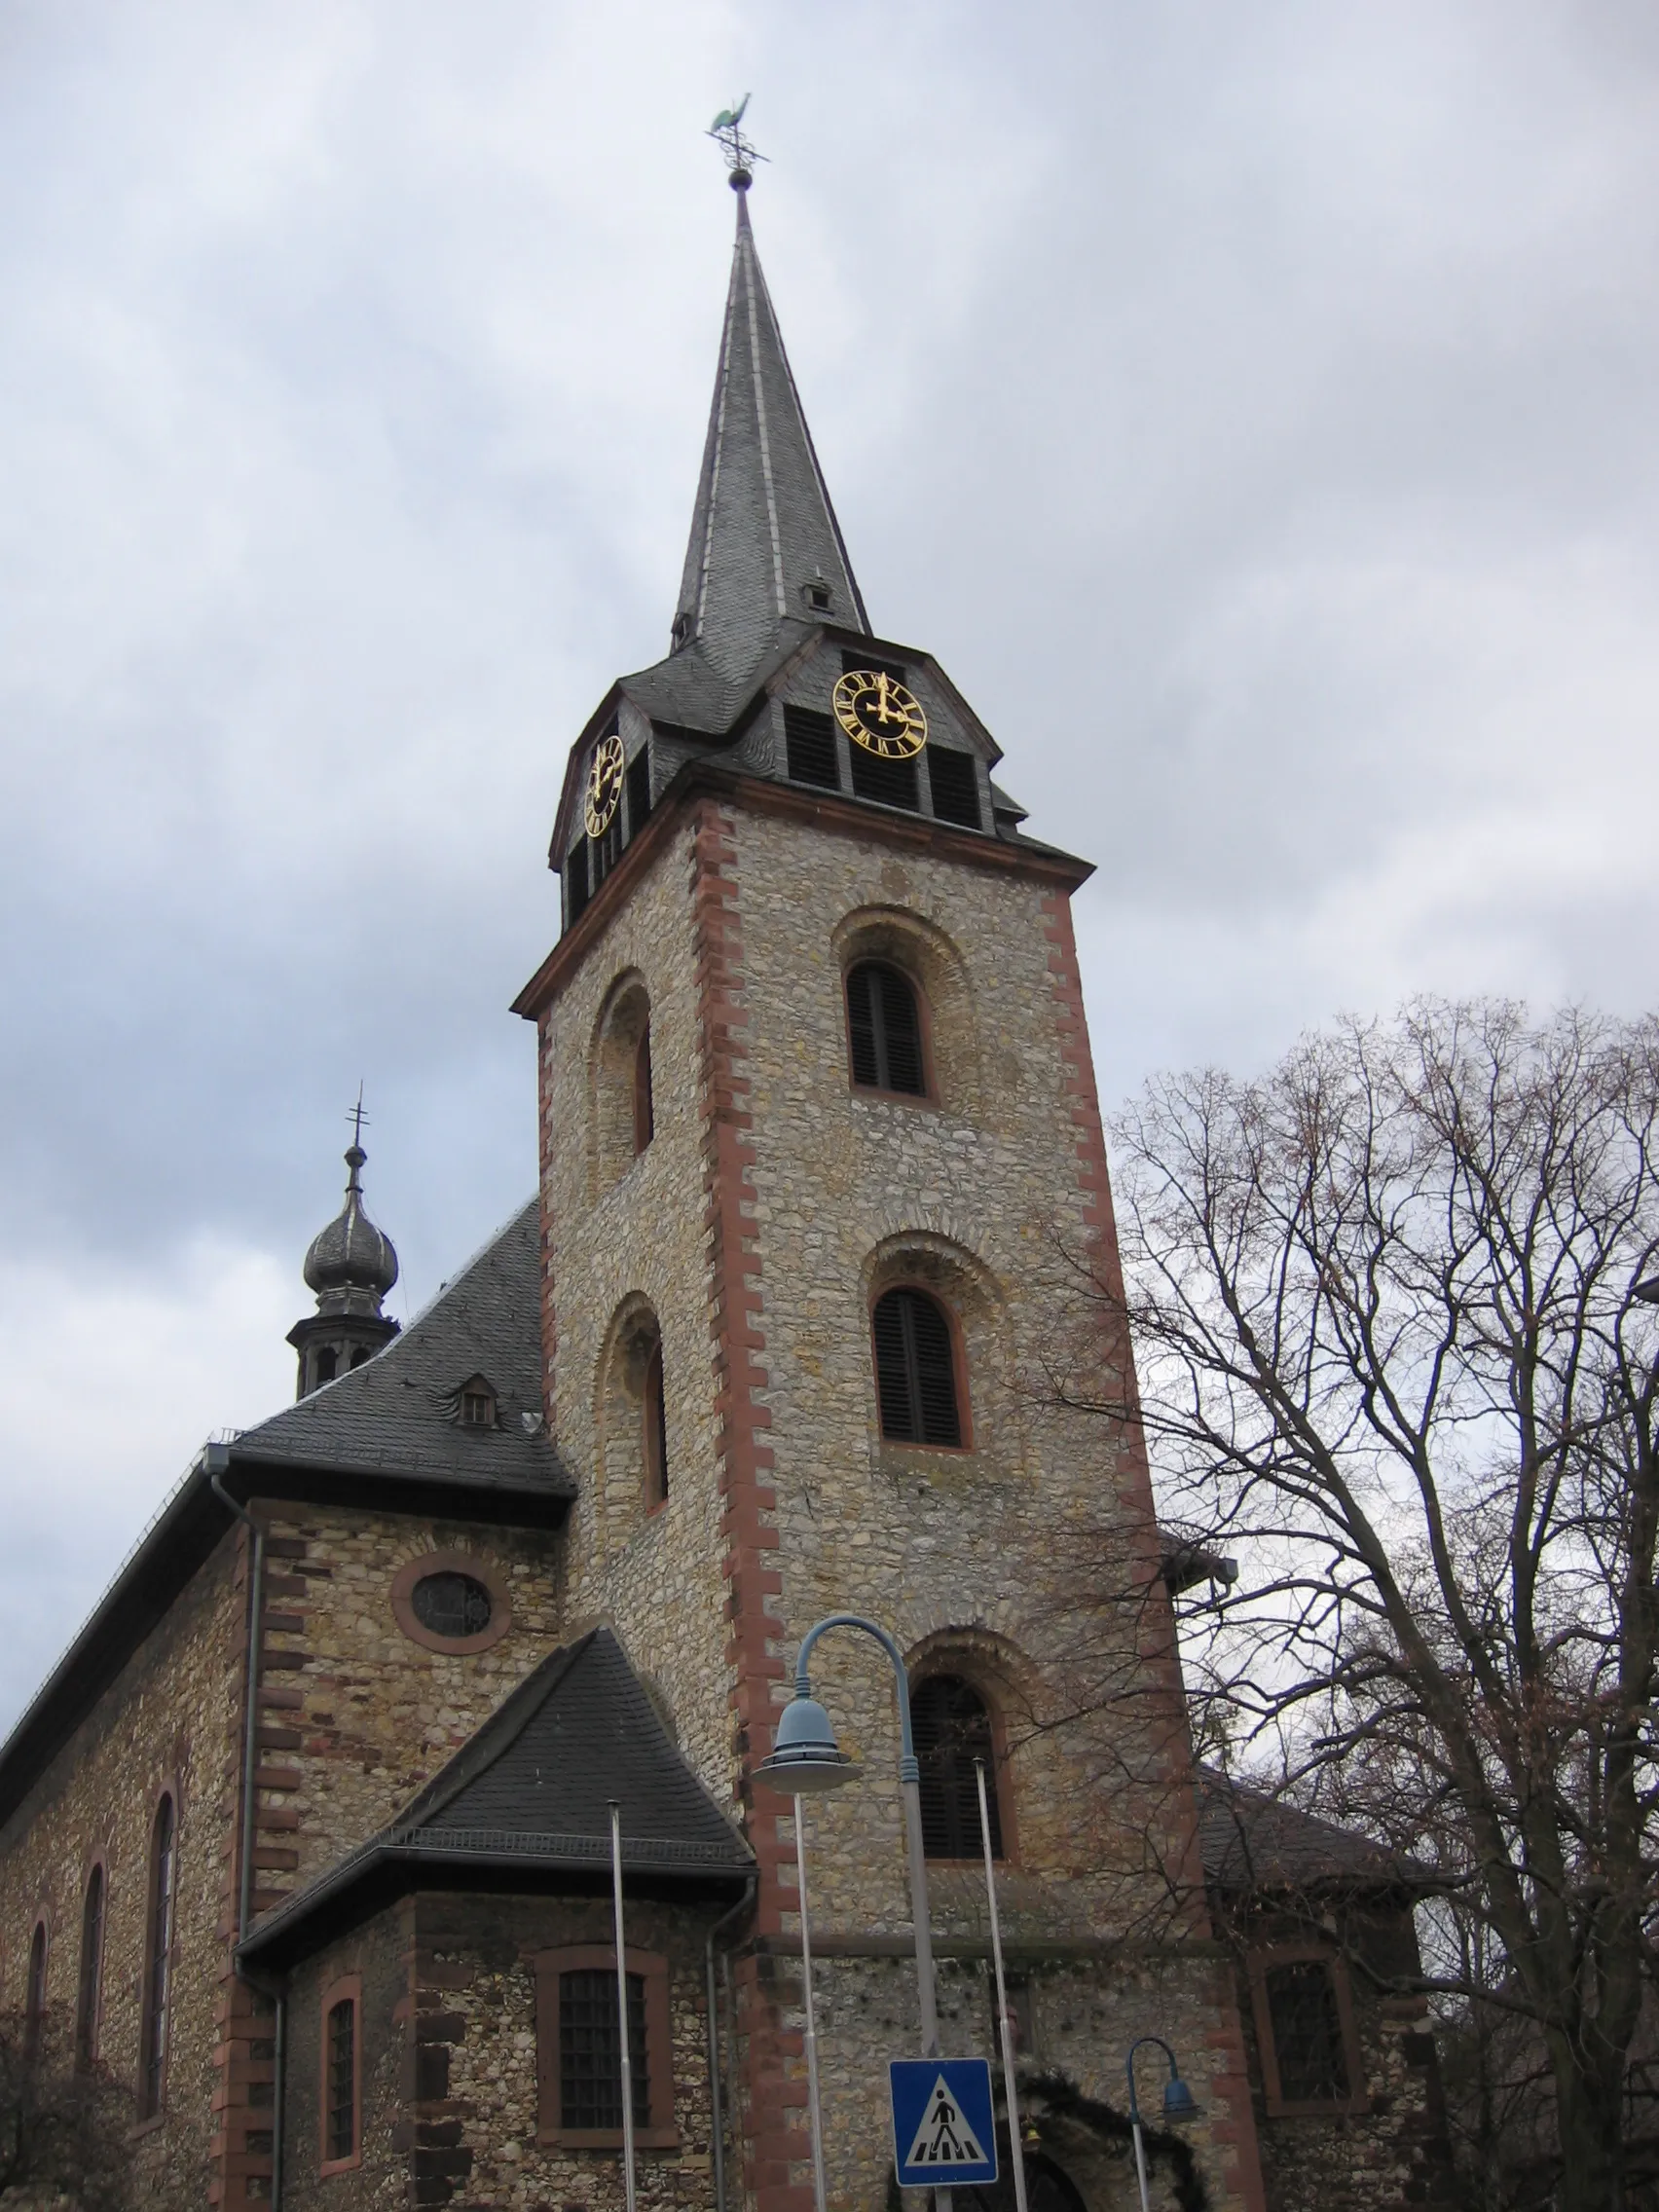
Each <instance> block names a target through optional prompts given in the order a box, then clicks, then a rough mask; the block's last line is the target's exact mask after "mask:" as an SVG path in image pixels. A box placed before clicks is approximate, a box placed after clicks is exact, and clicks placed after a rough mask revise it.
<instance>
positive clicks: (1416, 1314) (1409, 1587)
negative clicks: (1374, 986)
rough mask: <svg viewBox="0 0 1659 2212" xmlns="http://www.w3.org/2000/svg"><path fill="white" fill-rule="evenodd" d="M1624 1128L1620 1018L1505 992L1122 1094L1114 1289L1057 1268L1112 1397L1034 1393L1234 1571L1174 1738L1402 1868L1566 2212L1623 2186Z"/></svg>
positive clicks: (1189, 1651)
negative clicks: (1112, 1380) (1131, 1101)
mask: <svg viewBox="0 0 1659 2212" xmlns="http://www.w3.org/2000/svg"><path fill="white" fill-rule="evenodd" d="M1656 1120H1659V1022H1656V1021H1654V1020H1652V1019H1643V1020H1640V1021H1635V1022H1617V1021H1613V1020H1608V1019H1602V1018H1597V1017H1593V1016H1590V1015H1587V1014H1582V1013H1577V1012H1571V1011H1569V1012H1567V1013H1564V1014H1558V1015H1557V1016H1555V1017H1554V1018H1553V1019H1551V1020H1549V1021H1547V1022H1545V1023H1544V1024H1542V1025H1541V1026H1537V1025H1532V1024H1530V1022H1529V1020H1528V1018H1527V1015H1526V1014H1525V1011H1524V1010H1523V1009H1521V1008H1519V1007H1517V1006H1514V1005H1511V1004H1508V1003H1492V1002H1484V1003H1479V1004H1474V1005H1461V1006H1454V1005H1445V1004H1440V1003H1421V1004H1418V1005H1416V1006H1414V1007H1412V1008H1410V1009H1408V1010H1407V1012H1406V1013H1405V1014H1402V1015H1401V1016H1400V1017H1399V1018H1398V1019H1397V1020H1396V1021H1394V1022H1392V1023H1388V1024H1383V1023H1370V1024H1367V1023H1359V1022H1349V1023H1346V1024H1344V1025H1342V1026H1340V1027H1339V1028H1337V1029H1335V1030H1334V1031H1332V1032H1330V1033H1327V1034H1323V1035H1319V1036H1316V1037H1312V1038H1309V1039H1308V1040H1305V1041H1304V1042H1303V1043H1302V1044H1301V1045H1300V1046H1299V1047H1298V1048H1297V1050H1296V1051H1294V1052H1292V1053H1291V1054H1290V1056H1289V1057H1288V1058H1287V1059H1285V1060H1284V1061H1283V1062H1282V1064H1281V1065H1279V1066H1278V1067H1277V1068H1275V1069H1274V1070H1273V1071H1272V1073H1271V1074H1270V1075H1268V1076H1266V1077H1265V1078H1264V1079H1262V1080H1260V1081H1258V1082H1254V1083H1245V1082H1240V1081H1236V1080H1235V1079H1233V1078H1231V1077H1229V1076H1227V1075H1224V1074H1219V1073H1215V1072H1209V1071H1206V1072H1202V1073H1198V1074H1196V1075H1188V1076H1177V1077H1170V1078H1161V1079H1159V1080H1157V1081H1155V1082H1154V1083H1153V1084H1152V1085H1150V1086H1149V1087H1148V1088H1147V1090H1146V1091H1145V1092H1144V1094H1143V1095H1142V1097H1141V1098H1140V1100H1139V1101H1138V1103H1137V1104H1135V1105H1134V1106H1133V1107H1132V1108H1131V1109H1130V1110H1129V1111H1127V1112H1126V1113H1124V1115H1123V1116H1122V1117H1120V1119H1119V1120H1118V1122H1117V1123H1116V1124H1115V1129H1114V1137H1115V1145H1114V1156H1115V1168H1116V1175H1117V1181H1118V1189H1117V1203H1118V1213H1119V1234H1120V1239H1121V1253H1122V1267H1123V1279H1122V1281H1120V1280H1119V1279H1118V1278H1117V1275H1116V1272H1114V1271H1109V1270H1108V1269H1107V1268H1105V1267H1104V1266H1103V1265H1101V1264H1098V1256H1097V1255H1096V1256H1090V1255H1087V1254H1084V1255H1073V1259H1074V1263H1075V1264H1076V1265H1077V1266H1078V1267H1080V1268H1081V1269H1083V1271H1084V1272H1085V1273H1086V1275H1087V1278H1088V1284H1087V1287H1088V1299H1089V1302H1090V1305H1091V1308H1092V1309H1093V1312H1094V1314H1095V1317H1096V1320H1098V1319H1099V1318H1101V1317H1102V1309H1104V1318H1105V1320H1106V1321H1107V1323H1108V1335H1107V1341H1108V1342H1112V1341H1117V1342H1121V1341H1122V1330H1123V1327H1124V1324H1125V1322H1126V1324H1127V1326H1128V1328H1129V1329H1130V1331H1131V1332H1132V1335H1133V1340H1134V1345H1135V1350H1136V1359H1137V1363H1138V1367H1139V1383H1140V1394H1141V1395H1140V1403H1139V1404H1138V1405H1136V1404H1130V1403H1128V1402H1127V1401H1126V1397H1125V1394H1124V1393H1123V1392H1122V1391H1117V1392H1114V1391H1113V1390H1111V1389H1110V1388H1107V1389H1106V1390H1104V1391H1102V1390H1101V1388H1100V1385H1099V1383H1098V1380H1097V1378H1093V1377H1090V1376H1089V1375H1088V1372H1087V1370H1074V1371H1071V1372H1068V1373H1061V1372H1058V1370H1057V1368H1056V1372H1055V1373H1054V1374H1053V1375H1052V1376H1051V1388H1053V1389H1054V1390H1055V1391H1057V1393H1058V1395H1059V1397H1060V1398H1061V1399H1062V1401H1064V1402H1066V1403H1068V1404H1074V1405H1075V1404H1088V1405H1093V1406H1096V1407H1098V1408H1099V1409H1100V1410H1101V1411H1104V1412H1108V1413H1110V1414H1112V1415H1114V1416H1116V1417H1118V1418H1123V1417H1124V1416H1127V1417H1129V1418H1131V1419H1140V1420H1141V1421H1142V1422H1143V1424H1144V1428H1145V1431H1146V1435H1147V1439H1148V1444H1149V1448H1150V1451H1151V1456H1152V1459H1153V1464H1154V1469H1155V1475H1156V1478H1157V1486H1158V1490H1159V1495H1160V1503H1161V1510H1162V1511H1163V1512H1164V1513H1166V1514H1167V1515H1168V1517H1169V1518H1170V1520H1171V1521H1172V1522H1174V1523H1178V1524H1180V1525H1181V1526H1183V1527H1184V1528H1185V1529H1187V1530H1192V1531H1194V1532H1196V1533H1197V1534H1198V1535H1199V1536H1201V1538H1202V1539H1203V1540H1204V1542H1205V1543H1207V1544H1208V1545H1209V1546H1210V1547H1211V1548H1212V1549H1213V1550H1215V1551H1217V1552H1226V1553H1227V1554H1230V1555H1234V1556H1236V1558H1237V1559H1238V1560H1239V1562H1240V1563H1241V1567H1242V1573H1241V1575H1240V1578H1239V1580H1238V1581H1237V1582H1236V1583H1235V1585H1234V1586H1233V1588H1232V1589H1231V1590H1226V1589H1222V1590H1221V1592H1220V1595H1219V1596H1217V1597H1214V1598H1213V1599H1211V1600H1210V1601H1208V1602H1207V1603H1206V1604H1203V1605H1202V1606H1200V1607H1199V1608H1198V1609H1197V1611H1196V1612H1194V1613H1193V1614H1192V1615H1191V1617H1190V1618H1189V1620H1188V1622H1187V1625H1186V1628H1185V1630H1184V1633H1183V1659H1184V1664H1185V1667H1186V1671H1187V1680H1188V1686H1189V1690H1190V1691H1191V1693H1192V1695H1193V1697H1194V1698H1195V1700H1196V1703H1197V1708H1198V1735H1199V1737H1200V1740H1202V1741H1206V1742H1207V1743H1209V1744H1210V1745H1211V1746H1212V1747H1213V1746H1214V1745H1216V1744H1218V1743H1222V1744H1226V1745H1229V1746H1230V1747H1231V1750H1232V1753H1233V1755H1234V1756H1235V1758H1236V1759H1237V1760H1238V1761H1239V1762H1240V1763H1241V1765H1242V1766H1243V1767H1244V1768H1245V1769H1246V1770H1249V1769H1254V1770H1255V1771H1257V1772H1258V1773H1262V1774H1265V1775H1267V1776H1268V1777H1269V1779H1270V1780H1271V1779H1272V1778H1273V1777H1274V1776H1276V1777H1277V1778H1278V1779H1279V1780H1280V1781H1281V1782H1283V1781H1284V1780H1286V1779H1288V1780H1289V1782H1290V1783H1291V1784H1292V1786H1293V1787H1294V1788H1296V1789H1297V1790H1298V1792H1299V1794H1300V1796H1301V1798H1302V1800H1303V1802H1305V1803H1312V1804H1315V1805H1317V1804H1320V1803H1324V1804H1326V1805H1328V1806H1329V1807H1330V1808H1331V1809H1332V1810H1336V1811H1347V1812H1349V1813H1350V1814H1351V1812H1352V1810H1353V1808H1354V1806H1355V1805H1356V1804H1369V1805H1371V1806H1373V1807H1377V1806H1379V1805H1381V1804H1384V1803H1385V1806H1386V1811H1387V1816H1388V1817H1387V1823H1386V1828H1387V1832H1388V1833H1389V1836H1390V1840H1392V1841H1394V1842H1396V1843H1397V1844H1399V1845H1400V1846H1401V1847H1403V1848H1406V1849H1409V1850H1411V1851H1412V1852H1413V1853H1414V1854H1416V1855H1417V1856H1418V1857H1419V1859H1421V1860H1425V1861H1427V1862H1429V1863H1431V1864H1432V1865H1433V1866H1434V1867H1435V1868H1436V1869H1437V1870H1438V1873H1439V1875H1440V1877H1441V1879H1442V1882H1443V1884H1444V1886H1445V1890H1446V1894H1447V1895H1448V1897H1449V1898H1450V1899H1453V1900H1454V1901H1455V1904H1456V1910H1457V1912H1458V1913H1460V1914H1461V1915H1462V1916H1463V1920H1462V1924H1461V1925H1462V1928H1463V1935H1462V1936H1460V1937H1459V1938H1458V1939H1456V1940H1447V1941H1443V1942H1440V1943H1439V1944H1438V1945H1437V1944H1436V1943H1434V1942H1433V1941H1431V1942H1430V1945H1429V1955H1428V1959H1427V1961H1426V1968H1425V1975H1424V1981H1423V1984H1422V1985H1423V1986H1427V1987H1430V1988H1433V1989H1436V1990H1438V1991H1440V1992H1442V1993H1443V1994H1444V1995H1445V1996H1447V1997H1448V1998H1450V1999H1452V2000H1454V2001H1456V2002H1460V2003H1463V2004H1479V2005H1483V2006H1486V2007H1488V2008H1496V2009H1499V2010H1501V2011H1502V2012H1503V2013H1504V2015H1505V2016H1507V2017H1511V2018H1513V2019H1514V2020H1516V2021H1517V2022H1520V2023H1523V2025H1524V2029H1525V2034H1526V2036H1527V2037H1530V2042H1531V2047H1532V2049H1533V2050H1534V2051H1535V2052H1536V2053H1537V2054H1538V2057H1539V2060H1540V2063H1541V2066H1542V2068H1543V2070H1544V2072H1545V2074H1546V2076H1547V2081H1548V2083H1549V2085H1550V2087H1551V2089H1553V2101H1554V2115H1553V2122H1554V2137H1555V2139H1556V2141H1557V2142H1558V2143H1559V2151H1560V2171H1559V2178H1558V2180H1557V2185H1556V2186H1557V2201H1558V2203H1559V2204H1560V2205H1561V2206H1563V2207H1564V2208H1566V2212H1579V2208H1580V2207H1582V2208H1583V2212H1591V2208H1594V2212H1607V2208H1609V2207H1612V2206H1614V2205H1617V2204H1619V2203H1620V2202H1621V2200H1622V2195H1623V2189H1624V2175H1625V2145H1626V2140H1627V2135H1628V2123H1627V2113H1626V2091H1627V2077H1628V2074H1629V2068H1630V2059H1631V2053H1632V2048H1633V2045H1634V2043H1635V2042H1636V2039H1637V2037H1638V2033H1639V2027H1640V2025H1641V2020H1642V2016H1643V2006H1644V2000H1645V1999H1646V1997H1647V1994H1648V1992H1649V1990H1650V1988H1651V1980H1652V1969H1653V1963H1654V1933H1655V1930H1654V1844H1655V1834H1654V1828H1655V1806H1656V1790H1659V1772H1656V1769H1655V1763H1654V1753H1655V1745H1654V1722H1655V1713H1654V1685H1655V1653H1656V1644H1659V1596H1656V1592H1655V1585H1654V1567H1655V1556H1654V1555H1655V1540H1656V1530H1659V1465H1656V1461H1655V1454H1654V1437H1653V1424H1654V1412H1655V1402H1654V1393H1655V1377H1654V1367H1655V1357H1656V1352H1659V1345H1656V1332H1655V1329H1654V1326H1653V1322H1654V1309H1652V1308H1651V1307H1650V1306H1648V1305H1645V1304H1643V1303H1642V1302H1641V1299H1640V1298H1639V1297H1638V1295H1637V1291H1638V1285H1639V1284H1640V1283H1641V1282H1642V1280H1643V1278H1644V1277H1645V1276H1647V1275H1649V1274H1651V1273H1652V1272H1653V1269H1654V1264H1655V1252H1656V1249H1659V1162H1656V1161H1655V1156H1654V1149H1653V1146H1654V1132H1655V1125H1656ZM1080 1377H1081V1380H1080V1379H1079V1378H1080ZM1218 1587H1219V1586H1218ZM1368 1782H1369V1784H1370V1785H1371V1788H1370V1789H1369V1793H1368V1790H1367V1784H1368ZM1339 1799H1340V1800H1341V1802H1339ZM1471 1928H1472V1929H1473V1930H1474V1931H1475V1932H1476V1933H1477V1934H1478V1936H1479V1940H1478V1941H1476V1942H1472V1943H1471V1942H1470V1941H1469V1940H1468V1939H1467V1937H1468V1931H1469V1930H1470V1929H1471ZM1477 1956H1478V1957H1479V1958H1480V1959H1481V1960H1482V1961H1483V1962H1484V1964H1483V1965H1482V1968H1481V1971H1480V1972H1476V1971H1474V1969H1473V1968H1472V1967H1471V1965H1470V1961H1471V1959H1473V1958H1475V1957H1477Z"/></svg>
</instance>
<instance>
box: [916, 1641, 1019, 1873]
mask: <svg viewBox="0 0 1659 2212" xmlns="http://www.w3.org/2000/svg"><path fill="white" fill-rule="evenodd" d="M941 1676H948V1677H954V1678H955V1679H956V1680H957V1681H961V1682H966V1683H967V1684H968V1687H969V1688H970V1689H971V1690H972V1691H973V1692H974V1695H975V1696H976V1697H977V1699H978V1700H979V1703H980V1704H981V1705H982V1706H983V1707H984V1709H985V1713H986V1716H987V1717H988V1719H989V1720H990V1723H991V1773H990V1776H989V1778H988V1779H989V1782H990V1785H991V1787H992V1788H993V1789H994V1790H995V1792H996V1806H997V1825H998V1827H999V1829H1000V1830H1001V1832H1002V1857H1001V1858H1000V1859H998V1860H996V1861H994V1862H993V1863H994V1864H995V1865H997V1866H998V1867H1001V1868H1005V1869H1007V1868H1010V1867H1016V1866H1017V1865H1018V1864H1019V1824H1018V1821H1017V1819H1016V1818H1015V1813H1014V1770H1013V1767H1012V1766H1011V1765H1010V1763H1009V1748H1008V1729H1007V1726H1006V1724H1005V1722H1004V1719H1003V1701H1002V1695H1001V1694H1000V1692H999V1690H998V1688H997V1686H996V1684H995V1683H994V1682H992V1681H989V1680H987V1678H986V1677H985V1675H984V1673H983V1672H982V1671H981V1669H980V1668H978V1667H977V1666H975V1664H974V1662H973V1659H972V1658H971V1657H970V1656H969V1655H967V1654H965V1653H963V1652H960V1651H953V1650H951V1649H950V1648H949V1646H948V1645H946V1646H945V1647H944V1648H942V1649H940V1648H938V1647H935V1646H933V1645H931V1644H930V1645H929V1646H927V1647H925V1649H924V1652H923V1655H922V1657H921V1658H920V1659H919V1660H917V1661H916V1662H915V1663H914V1664H913V1665H912V1666H911V1667H910V1668H907V1669H906V1671H905V1684H906V1687H907V1689H908V1691H909V1695H910V1698H911V1701H912V1705H913V1703H914V1700H915V1695H916V1692H917V1691H918V1690H919V1689H920V1688H921V1687H922V1684H923V1683H924V1682H930V1681H934V1680H936V1679H938V1678H939V1677H941ZM975 1825H976V1827H977V1822H976V1824H975ZM924 1856H925V1846H924ZM984 1863H985V1861H984V1854H983V1853H982V1852H981V1851H980V1850H978V1849H977V1848H976V1849H975V1851H974V1854H973V1856H972V1858H969V1859H929V1860H928V1864H929V1865H930V1866H978V1867H983V1865H984Z"/></svg>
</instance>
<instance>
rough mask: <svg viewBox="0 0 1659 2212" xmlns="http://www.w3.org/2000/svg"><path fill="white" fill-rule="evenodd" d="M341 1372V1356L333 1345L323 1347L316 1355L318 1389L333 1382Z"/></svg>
mask: <svg viewBox="0 0 1659 2212" xmlns="http://www.w3.org/2000/svg"><path fill="white" fill-rule="evenodd" d="M339 1370H340V1354H339V1352H338V1351H337V1350H336V1349H335V1347H334V1346H333V1345H323V1346H320V1347H319V1348H318V1351H317V1355H316V1387H317V1388H318V1389H320V1388H321V1387H322V1385H323V1383H332V1382H333V1381H334V1378H335V1376H336V1375H337V1374H338V1373H339Z"/></svg>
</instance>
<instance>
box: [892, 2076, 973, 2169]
mask: <svg viewBox="0 0 1659 2212" xmlns="http://www.w3.org/2000/svg"><path fill="white" fill-rule="evenodd" d="M984 2162H985V2154H984V2152H983V2151H982V2150H981V2149H980V2148H979V2141H978V2138H977V2135H976V2134H975V2133H974V2130H973V2129H972V2128H971V2127H970V2126H969V2124H968V2122H967V2121H966V2120H964V2119H963V2117H962V2108H961V2107H960V2106H959V2105H958V2103H957V2102H956V2099H955V2098H954V2097H953V2096H952V2095H951V2093H950V2087H949V2084H948V2083H946V2081H945V2079H944V2076H943V2075H942V2074H941V2075H940V2077H939V2079H938V2080H937V2081H936V2082H935V2083H934V2085H933V2089H932V2091H931V2093H930V2095H929V2097H928V2109H927V2111H926V2112H925V2113H923V2115H922V2124H921V2125H920V2127H918V2128H917V2130H916V2132H915V2135H914V2137H913V2138H912V2140H911V2143H910V2155H909V2157H907V2158H906V2159H905V2160H904V2163H905V2164H906V2165H907V2166H980V2165H983V2164H984Z"/></svg>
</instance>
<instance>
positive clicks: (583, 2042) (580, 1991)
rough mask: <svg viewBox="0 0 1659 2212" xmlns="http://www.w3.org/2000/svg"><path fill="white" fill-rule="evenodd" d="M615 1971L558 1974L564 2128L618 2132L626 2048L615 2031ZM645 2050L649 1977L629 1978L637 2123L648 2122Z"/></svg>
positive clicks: (630, 2047)
mask: <svg viewBox="0 0 1659 2212" xmlns="http://www.w3.org/2000/svg"><path fill="white" fill-rule="evenodd" d="M616 2021H617V2013H616V1973H615V1970H614V1969H613V1968H609V1967H580V1968H577V1969H576V1971H575V1972H572V1973H562V1974H561V1975H560V1976H559V2122H560V2125H561V2127H564V2128H579V2129H583V2130H586V2129H595V2128H620V2127H621V2125H622V2046H621V2040H620V2037H619V2036H618V2033H617V2025H616ZM650 2058H651V2053H650V2052H649V2051H648V2050H647V2049H646V2047H645V1975H644V1974H639V1973H631V1974H630V1975H629V1976H628V2071H629V2075H630V2078H631V2080H632V2083H633V2089H634V2095H633V2105H634V2125H635V2126H636V2127H646V2126H648V2125H649V2123H650V2117H651V2099H650V2077H649V2062H650Z"/></svg>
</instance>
